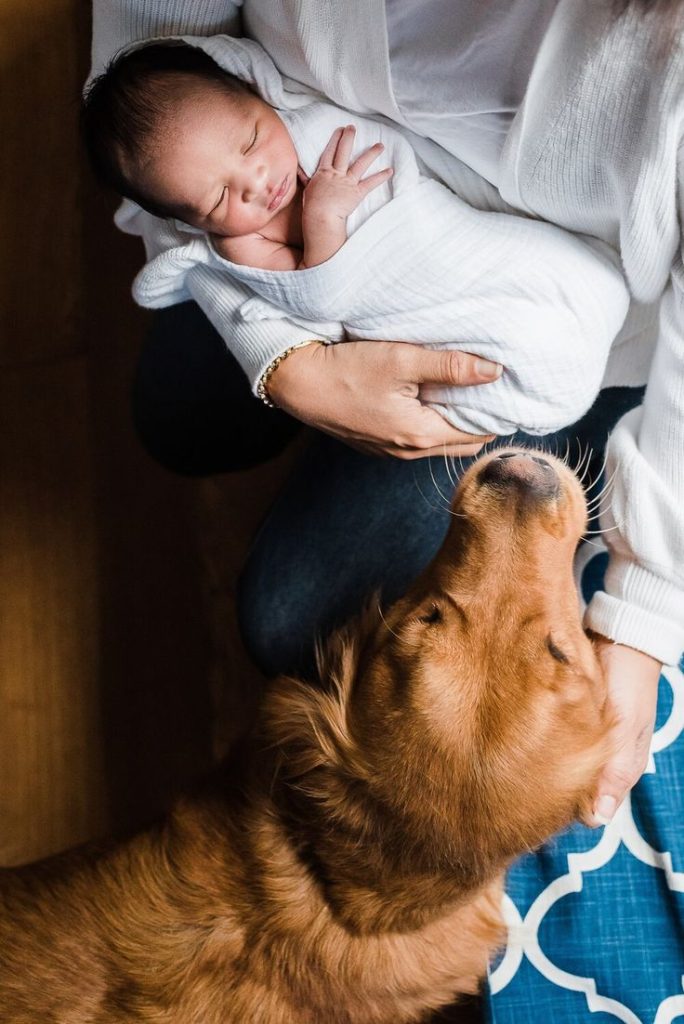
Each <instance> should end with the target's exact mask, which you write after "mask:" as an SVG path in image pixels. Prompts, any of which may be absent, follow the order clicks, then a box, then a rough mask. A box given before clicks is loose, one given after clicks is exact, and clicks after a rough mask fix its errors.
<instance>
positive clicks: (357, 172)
mask: <svg viewBox="0 0 684 1024" xmlns="http://www.w3.org/2000/svg"><path fill="white" fill-rule="evenodd" d="M355 134H356V129H355V128H354V126H353V125H347V127H346V128H337V129H336V130H335V131H334V132H333V134H332V135H331V137H330V141H329V142H328V144H327V146H326V147H325V149H324V150H323V152H322V154H321V158H320V160H319V161H318V167H317V168H316V170H315V172H314V174H313V176H312V177H311V178H309V179H308V181H307V180H306V178H305V176H304V175H300V177H302V180H303V182H304V185H305V188H304V196H303V217H304V220H305V221H306V220H309V219H310V220H314V219H315V220H316V221H319V222H320V221H321V220H324V221H326V220H327V221H328V222H330V221H331V220H333V219H339V220H341V221H342V222H345V221H346V220H347V217H348V216H349V215H350V214H351V213H353V212H354V210H355V209H356V207H357V206H358V205H359V203H360V202H361V200H362V199H364V198H365V196H367V195H368V193H369V192H372V191H373V189H374V188H377V187H378V186H379V185H382V184H383V183H384V182H386V181H387V179H388V178H391V176H392V173H393V171H392V168H391V167H386V168H385V169H384V170H382V171H377V172H376V173H375V174H369V175H368V177H367V178H364V177H363V174H365V172H366V171H367V170H368V168H369V167H370V165H371V164H372V163H373V162H374V161H375V160H377V158H378V157H379V156H380V154H381V152H382V151H383V149H384V146H383V145H382V143H381V142H376V144H375V145H374V146H371V147H370V149H367V150H366V151H365V152H364V153H362V154H361V156H359V157H357V158H356V160H354V162H353V163H350V160H351V154H352V149H353V148H354V137H355Z"/></svg>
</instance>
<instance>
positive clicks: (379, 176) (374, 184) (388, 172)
mask: <svg viewBox="0 0 684 1024" xmlns="http://www.w3.org/2000/svg"><path fill="white" fill-rule="evenodd" d="M393 174H394V171H393V170H392V168H391V167H385V169H384V170H383V171H376V172H375V174H369V175H368V177H367V178H362V179H361V181H360V182H359V184H358V186H357V187H358V188H360V189H361V190H362V192H363V195H364V196H365V195H368V193H369V192H372V191H373V189H374V188H378V186H379V185H384V183H385V182H386V181H387V180H388V178H391V177H392V175H393Z"/></svg>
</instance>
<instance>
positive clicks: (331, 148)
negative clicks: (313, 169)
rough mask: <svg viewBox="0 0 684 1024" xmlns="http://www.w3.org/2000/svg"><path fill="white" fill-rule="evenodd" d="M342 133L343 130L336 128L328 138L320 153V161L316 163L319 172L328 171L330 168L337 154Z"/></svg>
mask: <svg viewBox="0 0 684 1024" xmlns="http://www.w3.org/2000/svg"><path fill="white" fill-rule="evenodd" d="M344 131H345V129H344V128H336V129H335V131H334V132H333V133H332V135H331V136H330V138H329V140H328V143H327V145H326V147H325V149H324V150H323V152H322V153H321V157H320V160H319V161H318V169H319V170H320V171H324V170H327V171H329V170H330V169H331V168H332V166H333V160H334V158H335V154H336V153H337V147H338V144H339V141H340V139H341V138H342V133H343V132H344Z"/></svg>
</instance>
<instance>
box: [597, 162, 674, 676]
mask: <svg viewBox="0 0 684 1024" xmlns="http://www.w3.org/2000/svg"><path fill="white" fill-rule="evenodd" d="M681 171H682V166H681V163H680V182H681V180H682V177H681ZM680 193H681V194H680V211H681V208H682V200H683V199H684V189H683V188H682V186H681V185H680ZM680 217H681V213H680ZM613 476H614V482H613V484H612V485H611V486H612V493H611V500H610V507H609V508H607V509H606V511H605V514H604V515H603V516H602V519H601V526H602V527H603V528H606V529H607V530H608V532H607V533H606V534H605V541H606V544H607V546H608V548H609V551H610V560H609V566H608V570H607V574H606V580H605V592H603V593H598V594H596V595H595V596H594V597H593V599H592V601H591V602H590V604H589V607H588V609H587V613H586V622H587V625H588V626H590V627H591V629H593V630H596V632H598V633H602V634H603V635H605V636H608V637H610V638H611V639H612V640H615V641H617V642H619V643H623V644H626V645H628V646H629V647H635V648H637V649H638V650H642V651H645V652H646V653H647V654H650V655H652V656H653V657H655V658H658V659H659V660H660V661H663V662H665V663H667V664H672V663H675V662H677V660H678V659H679V657H680V656H681V654H682V651H683V650H684V264H683V262H682V255H681V252H680V253H679V254H678V256H677V258H676V261H675V263H674V266H673V268H672V271H671V275H670V281H669V285H668V288H667V290H666V292H665V294H664V296H663V299H662V303H661V311H660V329H659V337H658V343H657V347H656V352H655V356H654V359H653V362H652V365H651V371H650V376H649V380H648V384H647V388H646V395H645V399H644V404H643V406H641V407H640V408H638V409H633V410H632V411H631V412H629V413H627V415H626V416H624V417H623V418H622V419H621V420H620V421H619V423H618V425H617V426H616V428H615V430H614V431H613V434H612V436H611V438H610V440H609V444H608V449H607V466H606V479H610V478H611V477H613Z"/></svg>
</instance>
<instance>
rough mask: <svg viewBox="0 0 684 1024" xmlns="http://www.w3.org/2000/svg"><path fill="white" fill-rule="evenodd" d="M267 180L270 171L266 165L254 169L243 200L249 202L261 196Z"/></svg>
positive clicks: (246, 184)
mask: <svg viewBox="0 0 684 1024" xmlns="http://www.w3.org/2000/svg"><path fill="white" fill-rule="evenodd" d="M267 180H268V170H267V168H266V166H265V165H264V164H260V165H259V166H258V167H255V168H253V169H252V172H251V174H250V175H249V176H248V178H247V180H246V182H245V185H244V188H243V198H244V199H245V201H246V202H249V201H250V200H251V199H254V198H255V197H256V196H259V195H261V193H262V192H263V191H264V188H265V187H266V182H267Z"/></svg>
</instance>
